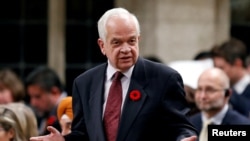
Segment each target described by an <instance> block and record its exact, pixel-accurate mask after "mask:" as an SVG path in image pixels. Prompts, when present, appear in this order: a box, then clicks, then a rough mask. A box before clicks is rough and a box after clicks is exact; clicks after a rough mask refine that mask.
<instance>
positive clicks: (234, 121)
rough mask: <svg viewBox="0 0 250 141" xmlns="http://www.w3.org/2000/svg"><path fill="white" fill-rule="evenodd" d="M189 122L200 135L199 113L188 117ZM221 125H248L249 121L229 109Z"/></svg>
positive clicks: (200, 122)
mask: <svg viewBox="0 0 250 141" xmlns="http://www.w3.org/2000/svg"><path fill="white" fill-rule="evenodd" d="M190 121H191V122H192V123H193V125H194V126H195V128H196V129H197V130H198V133H200V131H201V128H202V121H201V113H197V114H195V115H193V116H190ZM221 125H250V119H248V118H246V117H245V116H243V115H241V114H240V113H238V112H236V111H234V110H232V109H230V108H229V109H228V111H227V113H226V115H225V117H224V118H223V120H222V123H221Z"/></svg>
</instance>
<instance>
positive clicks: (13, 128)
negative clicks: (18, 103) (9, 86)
mask: <svg viewBox="0 0 250 141" xmlns="http://www.w3.org/2000/svg"><path fill="white" fill-rule="evenodd" d="M15 108H17V107H13V105H12V106H9V105H7V104H4V105H3V104H2V105H0V129H1V130H0V132H1V134H0V140H1V141H28V140H29V137H27V136H26V134H25V132H29V131H31V130H37V129H31V128H28V126H27V122H28V121H27V120H26V117H25V114H24V113H23V112H22V111H20V112H17V111H18V110H17V109H16V110H15Z"/></svg>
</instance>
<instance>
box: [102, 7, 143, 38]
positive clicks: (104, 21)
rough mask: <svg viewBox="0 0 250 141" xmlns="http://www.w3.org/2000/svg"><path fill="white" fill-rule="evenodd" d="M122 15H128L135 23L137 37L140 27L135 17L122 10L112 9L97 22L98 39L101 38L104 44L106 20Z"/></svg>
mask: <svg viewBox="0 0 250 141" xmlns="http://www.w3.org/2000/svg"><path fill="white" fill-rule="evenodd" d="M123 14H127V15H130V16H131V17H132V19H133V20H134V22H135V26H136V30H137V33H138V35H139V34H140V25H139V21H138V19H137V18H136V16H135V15H134V14H132V13H130V12H129V11H128V10H126V9H124V8H113V9H110V10H108V11H106V12H105V13H104V14H103V16H102V17H101V18H100V19H99V21H98V33H99V38H101V39H102V40H103V41H104V42H106V35H107V29H106V24H107V21H108V19H109V18H110V17H112V16H114V15H123Z"/></svg>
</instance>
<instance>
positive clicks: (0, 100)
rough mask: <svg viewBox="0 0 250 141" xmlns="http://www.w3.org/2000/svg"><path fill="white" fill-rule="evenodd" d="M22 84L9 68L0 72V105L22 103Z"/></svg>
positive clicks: (23, 90) (23, 92) (23, 94)
mask: <svg viewBox="0 0 250 141" xmlns="http://www.w3.org/2000/svg"><path fill="white" fill-rule="evenodd" d="M24 98H25V89H24V84H23V82H22V81H21V79H20V78H19V77H18V75H17V74H16V73H15V72H14V71H12V70H11V69H9V68H3V69H1V70H0V104H7V103H11V102H24Z"/></svg>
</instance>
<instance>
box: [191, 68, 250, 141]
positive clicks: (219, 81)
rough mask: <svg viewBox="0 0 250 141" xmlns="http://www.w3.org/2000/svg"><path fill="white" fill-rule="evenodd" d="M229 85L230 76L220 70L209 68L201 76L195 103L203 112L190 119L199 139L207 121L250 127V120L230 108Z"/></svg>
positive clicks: (230, 91) (215, 123) (230, 92)
mask: <svg viewBox="0 0 250 141" xmlns="http://www.w3.org/2000/svg"><path fill="white" fill-rule="evenodd" d="M229 83H230V81H229V78H228V76H227V75H226V73H225V72H224V71H223V70H221V69H219V68H209V69H207V70H205V71H204V72H203V73H202V74H201V75H200V77H199V80H198V87H197V90H196V92H195V103H196V105H197V107H198V108H199V110H200V111H201V112H199V113H197V114H195V115H192V116H191V117H190V121H191V122H192V123H193V124H194V126H195V127H196V129H197V130H198V132H199V138H201V137H200V136H201V135H202V132H201V131H202V127H203V126H204V125H205V124H204V123H205V121H210V124H214V125H244V124H248V125H250V119H248V118H247V117H245V116H243V115H242V114H240V113H238V112H237V111H235V110H233V109H231V107H230V106H229V99H230V96H231V95H232V90H231V89H230V84H229ZM205 128H206V127H204V129H205ZM204 140H207V137H206V138H205V139H202V140H201V139H200V141H204Z"/></svg>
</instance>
